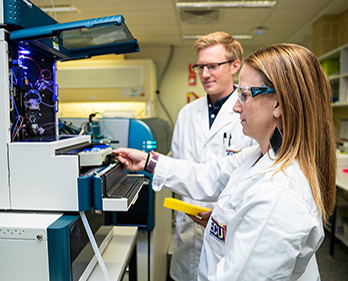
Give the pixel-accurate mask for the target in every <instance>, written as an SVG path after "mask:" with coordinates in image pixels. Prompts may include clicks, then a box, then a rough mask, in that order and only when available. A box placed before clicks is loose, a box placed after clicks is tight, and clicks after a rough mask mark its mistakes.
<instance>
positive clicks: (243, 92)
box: [237, 86, 276, 104]
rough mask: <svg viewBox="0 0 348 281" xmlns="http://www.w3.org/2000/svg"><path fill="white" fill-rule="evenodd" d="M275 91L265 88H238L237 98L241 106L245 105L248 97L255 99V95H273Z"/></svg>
mask: <svg viewBox="0 0 348 281" xmlns="http://www.w3.org/2000/svg"><path fill="white" fill-rule="evenodd" d="M275 92H276V91H275V90H274V89H272V88H269V87H267V86H263V87H238V90H237V96H238V99H239V102H240V103H241V104H244V103H246V101H247V100H248V98H249V97H253V98H254V97H256V96H257V95H260V94H261V95H265V94H274V93H275Z"/></svg>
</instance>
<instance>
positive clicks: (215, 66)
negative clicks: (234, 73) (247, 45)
mask: <svg viewBox="0 0 348 281" xmlns="http://www.w3.org/2000/svg"><path fill="white" fill-rule="evenodd" d="M230 62H233V60H228V61H224V62H212V63H206V64H194V65H192V68H193V70H194V71H195V72H196V73H197V74H202V73H203V70H204V67H207V69H208V71H209V72H214V71H216V70H218V68H219V66H220V65H223V64H225V63H230Z"/></svg>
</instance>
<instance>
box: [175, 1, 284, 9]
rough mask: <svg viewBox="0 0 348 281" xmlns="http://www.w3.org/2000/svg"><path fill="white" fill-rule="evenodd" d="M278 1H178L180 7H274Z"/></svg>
mask: <svg viewBox="0 0 348 281" xmlns="http://www.w3.org/2000/svg"><path fill="white" fill-rule="evenodd" d="M275 4H277V1H213V2H210V1H209V2H203V1H202V2H176V7H177V8H178V9H187V8H272V7H273V6H274V5H275Z"/></svg>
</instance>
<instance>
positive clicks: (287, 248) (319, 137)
mask: <svg viewBox="0 0 348 281" xmlns="http://www.w3.org/2000/svg"><path fill="white" fill-rule="evenodd" d="M238 90H239V91H238V97H239V100H238V101H237V102H236V104H235V105H234V108H233V109H234V111H235V112H237V113H239V114H240V120H241V124H242V126H243V133H244V134H245V135H247V136H249V137H252V138H254V139H255V140H256V141H257V143H258V145H256V146H254V147H251V148H247V149H245V150H243V151H242V152H240V153H238V154H236V155H234V156H228V157H226V158H224V159H222V160H221V161H219V162H216V161H211V162H209V163H208V164H206V165H202V164H195V163H191V168H190V169H188V168H187V167H188V165H187V163H186V164H185V165H182V163H183V162H182V161H183V160H177V159H172V158H169V157H166V156H164V155H159V154H158V153H156V152H152V153H151V154H150V155H147V154H146V153H144V152H142V151H137V150H132V149H126V148H120V149H117V150H115V152H116V153H118V154H119V156H118V159H119V161H120V162H122V163H123V164H125V165H126V167H127V168H128V169H130V170H141V169H143V168H145V170H147V171H148V172H151V173H153V174H154V178H153V189H155V190H157V191H158V190H160V189H161V188H162V187H165V188H169V189H171V190H173V191H174V192H177V193H179V194H181V195H185V196H189V197H191V198H193V199H196V200H205V201H207V200H217V204H216V207H215V208H214V210H213V211H212V212H211V213H202V214H200V215H201V218H196V217H192V218H193V219H194V220H195V221H196V222H198V223H201V224H205V223H207V225H206V226H207V227H206V229H205V233H204V244H203V249H202V253H201V258H200V265H199V278H198V279H199V280H214V281H216V280H219V281H225V280H226V281H227V280H228V281H231V280H253V281H255V280H320V276H319V271H318V266H317V263H316V260H315V252H316V251H317V249H318V248H319V246H320V245H321V243H322V241H323V239H324V229H323V224H324V223H326V221H327V219H328V217H329V215H330V213H331V212H332V210H333V208H334V205H335V197H336V193H335V177H336V154H335V139H334V128H333V119H332V112H331V106H330V95H331V91H330V84H329V82H328V79H327V77H326V75H325V72H324V71H323V69H322V67H321V66H320V64H319V62H318V60H317V59H316V57H315V56H314V54H313V53H312V52H310V51H309V50H308V49H306V48H304V47H301V46H299V45H294V44H277V45H272V46H269V47H265V48H262V49H259V50H257V51H255V52H254V53H252V54H251V55H249V56H248V57H247V58H246V59H245V62H244V66H243V67H242V70H241V71H240V74H239V89H238ZM183 137H184V136H183ZM183 167H184V168H183ZM203 192H204V195H202V193H203ZM210 214H211V216H210Z"/></svg>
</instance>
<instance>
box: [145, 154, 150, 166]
mask: <svg viewBox="0 0 348 281" xmlns="http://www.w3.org/2000/svg"><path fill="white" fill-rule="evenodd" d="M149 159H150V153H148V154H147V158H146V162H145V166H144V170H146V167H147V163H148V162H149Z"/></svg>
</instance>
